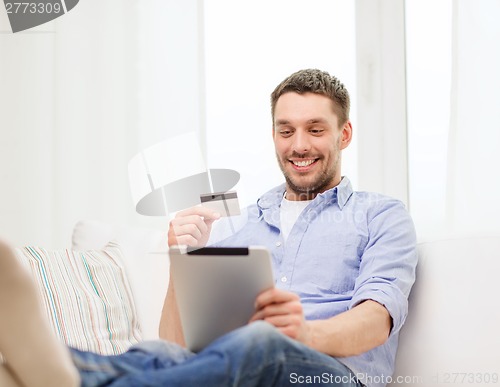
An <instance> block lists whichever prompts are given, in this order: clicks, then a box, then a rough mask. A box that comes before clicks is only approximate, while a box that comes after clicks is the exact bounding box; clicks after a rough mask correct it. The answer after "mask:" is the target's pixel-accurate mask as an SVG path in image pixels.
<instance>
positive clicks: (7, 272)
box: [0, 240, 31, 285]
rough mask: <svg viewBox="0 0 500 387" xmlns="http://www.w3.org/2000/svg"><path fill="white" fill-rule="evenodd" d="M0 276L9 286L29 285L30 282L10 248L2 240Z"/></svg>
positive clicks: (0, 243) (0, 245) (0, 247)
mask: <svg viewBox="0 0 500 387" xmlns="http://www.w3.org/2000/svg"><path fill="white" fill-rule="evenodd" d="M0 274H1V275H2V276H4V277H5V281H8V282H9V283H10V284H16V285H18V284H29V283H30V281H31V279H30V277H29V276H28V272H27V271H26V270H25V268H24V267H23V266H22V265H21V263H20V262H19V261H18V259H17V258H16V256H15V255H14V251H13V250H12V248H11V247H10V246H9V245H8V244H7V243H5V242H4V241H2V240H0Z"/></svg>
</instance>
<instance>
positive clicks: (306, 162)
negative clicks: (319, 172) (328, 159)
mask: <svg viewBox="0 0 500 387" xmlns="http://www.w3.org/2000/svg"><path fill="white" fill-rule="evenodd" d="M318 160H319V158H315V159H299V160H288V161H289V162H290V164H292V167H293V169H295V170H297V171H301V172H306V171H308V170H310V169H311V168H313V167H314V165H315V164H316V162H317V161H318Z"/></svg>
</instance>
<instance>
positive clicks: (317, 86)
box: [271, 69, 351, 125]
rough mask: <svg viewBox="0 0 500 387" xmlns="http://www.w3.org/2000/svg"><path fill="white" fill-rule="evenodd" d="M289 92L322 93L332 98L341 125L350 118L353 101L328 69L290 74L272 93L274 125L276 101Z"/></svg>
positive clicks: (307, 70)
mask: <svg viewBox="0 0 500 387" xmlns="http://www.w3.org/2000/svg"><path fill="white" fill-rule="evenodd" d="M288 92H295V93H298V94H303V93H314V94H322V95H324V96H326V97H328V98H330V99H331V100H332V102H333V109H334V112H335V113H336V114H337V115H338V119H339V125H343V124H344V123H345V122H346V121H347V120H348V119H349V108H350V105H351V102H350V98H349V93H348V91H347V89H346V88H345V86H344V85H343V84H342V83H341V82H340V81H339V80H338V79H337V78H336V77H334V76H333V75H330V74H328V73H327V72H326V71H321V70H317V69H306V70H300V71H297V72H296V73H293V74H292V75H290V76H289V77H288V78H286V79H285V80H284V81H282V82H281V83H280V84H279V85H278V86H277V87H276V89H274V91H273V92H272V93H271V115H272V118H273V125H274V109H275V107H276V102H277V101H278V99H279V97H281V96H282V95H283V94H285V93H288Z"/></svg>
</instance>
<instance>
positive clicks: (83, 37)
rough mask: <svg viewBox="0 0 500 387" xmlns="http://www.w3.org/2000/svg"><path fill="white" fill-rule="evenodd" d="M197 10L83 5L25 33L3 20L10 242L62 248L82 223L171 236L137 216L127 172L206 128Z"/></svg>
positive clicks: (190, 4)
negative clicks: (151, 153) (178, 138)
mask: <svg viewBox="0 0 500 387" xmlns="http://www.w3.org/2000/svg"><path fill="white" fill-rule="evenodd" d="M198 9H199V6H198V1H196V0H189V1H183V2H178V1H175V0H170V1H160V0H156V1H145V0H143V1H133V2H132V1H123V0H108V1H105V2H103V1H99V0H86V1H82V2H80V3H79V4H78V5H77V7H75V8H74V9H73V10H72V11H70V12H69V13H68V14H67V15H64V16H63V17H60V18H58V19H56V20H55V21H53V22H51V23H48V24H45V25H43V26H41V27H39V28H37V29H33V30H29V31H27V32H25V33H18V34H12V33H8V31H9V30H10V28H9V26H8V21H7V17H6V14H5V13H4V12H0V18H1V19H0V30H2V31H4V33H2V34H0V85H1V87H0V117H1V118H0V120H1V121H0V131H1V132H0V133H1V134H0V136H1V143H0V157H1V159H0V161H1V168H0V177H1V181H2V191H1V196H0V214H1V215H0V234H1V235H2V236H5V237H7V238H9V239H10V240H11V241H12V242H13V243H14V244H16V245H23V244H40V245H43V246H46V247H65V246H68V245H69V243H70V235H71V229H72V227H73V225H74V223H75V222H77V221H78V220H80V219H85V218H91V219H101V220H103V221H106V222H112V223H127V224H142V225H154V226H162V227H165V223H166V220H165V219H153V218H146V217H142V216H139V215H137V214H136V213H135V211H134V208H133V204H132V199H131V197H130V192H129V185H128V175H127V163H128V161H129V159H130V158H131V157H132V156H133V155H135V154H136V153H137V152H139V150H141V149H143V148H144V147H147V146H150V145H152V144H154V143H156V142H158V141H161V140H164V139H165V138H168V137H169V136H173V135H175V134H177V133H180V132H182V131H186V130H193V129H195V130H199V126H200V121H201V116H202V114H201V113H200V102H199V95H200V92H199V87H200V86H199V85H200V78H199V76H200V71H199V67H198V66H199V60H198V59H199V54H200V52H201V49H200V47H199V46H198V42H199V39H198V26H199V23H198V22H199V18H200V15H199V11H198ZM139 58H140V59H139Z"/></svg>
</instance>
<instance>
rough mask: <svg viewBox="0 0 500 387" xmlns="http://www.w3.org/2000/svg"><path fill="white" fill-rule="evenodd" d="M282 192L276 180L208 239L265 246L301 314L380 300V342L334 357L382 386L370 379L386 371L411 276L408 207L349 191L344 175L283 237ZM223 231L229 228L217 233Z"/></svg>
mask: <svg viewBox="0 0 500 387" xmlns="http://www.w3.org/2000/svg"><path fill="white" fill-rule="evenodd" d="M284 192H285V185H284V184H283V185H281V186H279V187H277V188H274V189H272V190H271V191H269V192H267V193H266V194H264V195H263V196H262V197H261V198H260V199H259V200H258V201H257V204H256V205H253V206H250V207H249V208H247V210H246V211H244V212H243V214H242V215H241V216H239V217H237V218H236V219H235V218H231V221H232V222H233V225H232V227H231V229H232V230H235V231H234V232H231V233H230V235H229V236H227V235H226V237H223V236H222V234H220V233H219V234H218V233H217V232H214V235H213V237H214V239H219V242H216V243H214V244H215V245H218V246H235V247H237V246H251V245H261V246H266V247H267V248H268V249H269V250H270V251H271V253H272V258H273V259H272V266H273V271H274V276H275V281H276V287H278V288H281V289H286V290H288V291H291V292H294V293H296V294H298V295H299V296H300V298H301V302H302V305H303V308H304V313H305V317H306V319H309V320H314V319H327V318H330V317H332V316H335V315H337V314H339V313H342V312H345V311H347V310H349V309H351V308H353V307H354V306H356V305H357V304H359V303H360V302H362V301H364V300H375V301H377V302H379V303H380V304H382V305H384V306H385V307H386V308H387V310H388V311H389V313H390V315H391V317H392V323H393V327H392V330H391V334H390V337H389V339H388V340H387V342H386V343H385V344H383V345H381V346H379V347H376V348H374V349H372V350H370V351H368V352H366V353H364V354H362V355H359V356H352V357H346V358H339V361H341V362H342V363H344V364H345V365H346V366H347V367H349V368H350V369H351V370H352V371H353V372H354V373H355V374H356V375H357V376H358V378H359V379H360V380H361V382H363V383H364V384H367V385H369V386H379V385H384V384H383V383H377V382H378V381H381V380H383V379H384V378H386V377H387V376H388V375H392V373H393V369H394V360H395V356H396V349H397V342H398V333H399V330H400V329H401V326H402V325H403V323H404V321H405V318H406V315H407V312H408V302H407V300H408V295H409V293H410V289H411V286H412V285H413V282H414V280H415V267H416V264H417V254H416V236H415V230H414V227H413V222H412V220H411V218H410V216H409V214H408V212H407V211H406V209H405V208H404V205H403V204H402V203H401V202H400V201H398V200H395V199H392V198H389V197H387V196H383V195H380V194H376V193H368V192H354V191H353V190H352V186H351V184H350V182H349V180H348V179H347V178H346V177H344V178H343V179H342V181H341V182H340V184H339V185H337V186H336V187H334V188H332V189H330V190H328V191H325V192H323V193H321V194H319V195H317V196H316V198H315V199H314V200H312V201H311V203H310V204H309V205H308V206H307V207H306V208H305V209H304V211H303V212H302V213H301V214H300V216H299V217H298V219H297V221H296V223H295V224H294V226H293V228H292V230H291V231H290V235H289V236H288V238H287V240H286V243H285V242H284V240H283V238H282V236H281V235H280V204H281V200H282V198H283V194H284ZM228 221H229V220H228V219H225V222H228ZM221 223H224V222H221ZM235 227H236V229H235ZM223 230H228V228H227V227H221V228H220V229H219V232H222V233H223V232H224V231H223ZM214 231H215V230H214ZM217 235H219V236H218V237H217ZM212 240H213V239H212ZM382 376H383V377H382Z"/></svg>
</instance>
